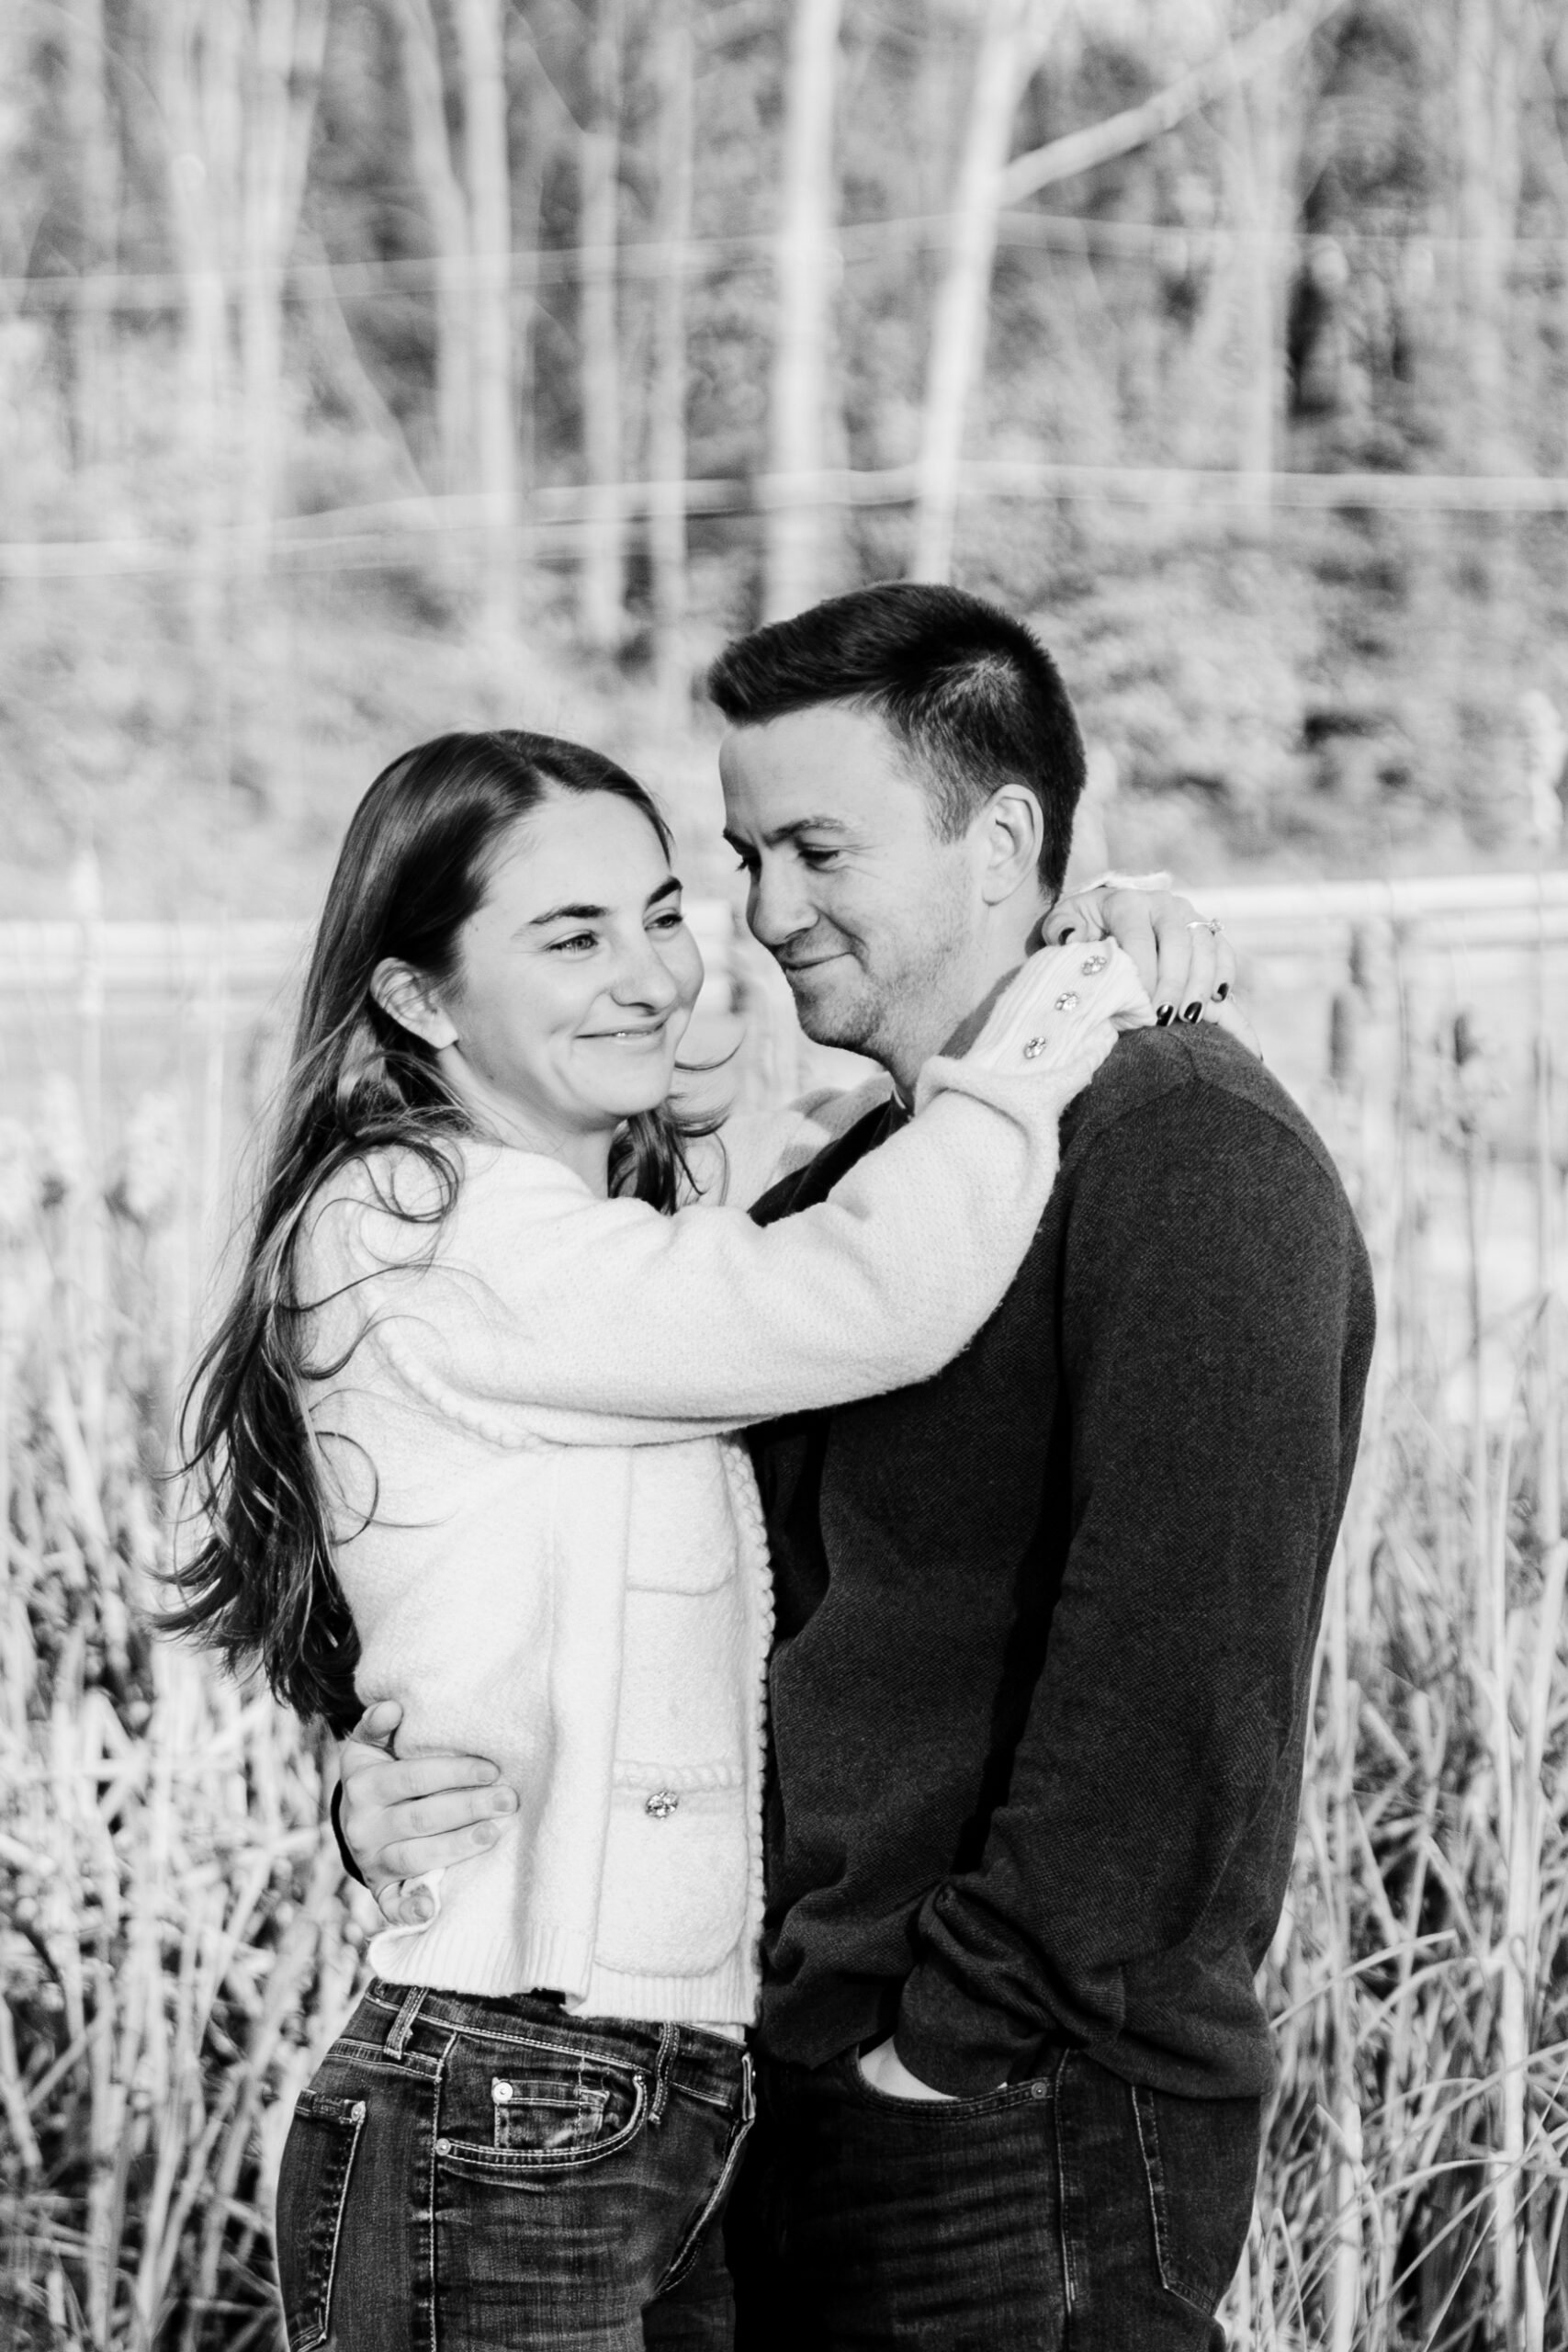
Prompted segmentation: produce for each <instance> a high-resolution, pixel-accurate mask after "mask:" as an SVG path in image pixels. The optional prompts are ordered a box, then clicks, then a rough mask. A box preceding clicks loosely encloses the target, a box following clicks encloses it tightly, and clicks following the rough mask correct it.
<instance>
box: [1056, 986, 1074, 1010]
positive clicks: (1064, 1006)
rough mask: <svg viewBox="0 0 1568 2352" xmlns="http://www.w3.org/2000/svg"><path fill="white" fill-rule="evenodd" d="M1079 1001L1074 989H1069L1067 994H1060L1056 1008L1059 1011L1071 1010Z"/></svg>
mask: <svg viewBox="0 0 1568 2352" xmlns="http://www.w3.org/2000/svg"><path fill="white" fill-rule="evenodd" d="M1075 1004H1077V997H1076V996H1075V995H1074V994H1073V991H1072V989H1068V990H1067V992H1066V995H1065V996H1059V997H1058V998H1057V999H1056V1010H1057V1012H1071V1011H1072V1009H1073V1007H1074V1005H1075Z"/></svg>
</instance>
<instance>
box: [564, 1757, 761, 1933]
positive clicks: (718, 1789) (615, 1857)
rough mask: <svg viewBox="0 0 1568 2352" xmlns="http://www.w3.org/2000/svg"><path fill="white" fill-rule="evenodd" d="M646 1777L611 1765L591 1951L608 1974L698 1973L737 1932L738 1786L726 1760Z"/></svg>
mask: <svg viewBox="0 0 1568 2352" xmlns="http://www.w3.org/2000/svg"><path fill="white" fill-rule="evenodd" d="M653 1780H654V1775H653V1774H652V1773H651V1771H650V1770H649V1768H648V1767H647V1766H641V1765H630V1766H626V1767H624V1768H623V1767H621V1766H619V1765H617V1766H616V1768H615V1788H614V1791H613V1792H612V1795H611V1799H610V1824H609V1831H608V1835H607V1837H606V1839H605V1845H604V1880H603V1892H602V1894H601V1896H600V1903H599V1930H598V1934H597V1935H596V1937H595V1938H594V1958H595V1959H596V1960H597V1961H598V1962H599V1963H600V1965H601V1966H603V1967H605V1968H610V1969H614V1970H615V1973H616V1974H617V1975H637V1976H704V1975H706V1974H707V1973H709V1971H710V1970H712V1969H715V1968H717V1967H718V1966H719V1965H720V1964H721V1962H724V1961H726V1960H728V1957H729V1955H730V1954H731V1952H733V1951H734V1950H735V1947H736V1945H737V1944H738V1943H739V1940H740V1938H741V1936H742V1935H743V1933H744V1932H745V1927H746V1897H747V1892H748V1888H749V1886H750V1840H749V1838H748V1836H747V1816H746V1792H745V1790H744V1787H743V1786H742V1782H741V1775H740V1774H739V1772H738V1771H736V1770H733V1769H732V1768H731V1767H729V1766H728V1765H715V1766H712V1767H709V1768H706V1769H705V1768H703V1767H700V1766H699V1767H695V1768H693V1767H691V1766H688V1767H686V1768H685V1769H684V1770H675V1771H671V1773H670V1774H669V1775H668V1776H667V1778H664V1779H660V1780H659V1781H658V1782H657V1785H650V1782H652V1781H653Z"/></svg>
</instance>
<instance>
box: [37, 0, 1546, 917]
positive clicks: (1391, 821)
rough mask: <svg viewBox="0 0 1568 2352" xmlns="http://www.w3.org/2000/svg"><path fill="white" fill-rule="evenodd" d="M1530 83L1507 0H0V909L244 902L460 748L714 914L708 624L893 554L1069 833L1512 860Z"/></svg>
mask: <svg viewBox="0 0 1568 2352" xmlns="http://www.w3.org/2000/svg"><path fill="white" fill-rule="evenodd" d="M1565 109H1568V9H1564V8H1563V7H1562V6H1560V5H1558V0H1292V4H1291V5H1285V6H1278V5H1276V6H1273V7H1269V6H1265V5H1264V4H1263V0H1140V4H1139V5H1136V6H1134V5H1131V0H1093V4H1092V5H1091V4H1090V0H901V4H900V5H894V0H797V5H795V6H787V5H785V0H510V5H507V0H7V5H6V7H5V9H4V10H3V11H0V172H3V174H4V181H5V185H6V190H7V199H8V200H7V202H6V205H5V207H4V209H0V761H3V764H4V775H5V779H6V781H5V787H4V789H5V804H6V820H7V827H6V853H7V854H6V860H5V863H4V865H3V866H0V914H4V913H10V914H20V913H29V914H30V913H38V912H46V913H47V912H63V911H66V910H68V907H69V903H70V902H69V896H68V890H67V884H66V878H65V877H66V875H67V871H68V868H69V866H70V864H71V862H72V859H73V856H78V855H79V854H80V853H81V851H82V849H83V847H84V846H85V845H86V844H91V845H92V846H93V848H94V849H95V850H96V854H97V856H98V859H99V863H100V865H101V867H102V870H103V873H104V876H105V887H106V899H105V909H106V911H107V913H108V914H110V915H132V914H135V915H161V916H167V915H170V914H174V913H176V912H182V911H183V912H190V911H194V910H207V909H211V908H212V907H213V906H214V905H221V907H222V908H224V909H226V910H232V911H234V912H273V911H288V912H294V911H296V910H301V911H302V910H303V909H304V908H305V907H306V906H308V905H309V903H310V900H311V899H313V897H314V895H315V894H316V892H317V890H318V889H319V888H320V885H321V880H322V879H323V878H324V871H325V867H326V864H327V862H328V860H329V858H330V855H331V852H332V849H333V844H334V843H335V842H336V840H337V838H338V837H339V835H340V833H341V829H342V824H343V820H344V816H345V814H346V811H347V809H348V808H349V806H350V805H352V801H353V799H354V798H355V797H356V795H357V793H358V792H359V791H360V790H361V789H362V788H363V786H364V785H365V783H366V782H367V781H368V779H369V776H370V775H372V774H373V773H374V772H375V771H376V769H377V768H378V767H379V766H380V765H381V764H382V763H383V762H384V761H385V759H387V758H388V757H389V756H390V755H391V754H392V753H393V752H396V751H398V750H399V749H400V748H402V747H403V746H404V745H406V744H407V743H408V742H409V741H413V740H417V739H418V738H420V737H421V736H423V735H426V734H429V733H432V732H434V731H436V730H437V729H441V728H443V727H446V726H451V725H457V724H472V723H484V722H486V721H499V720H509V721H512V722H514V723H523V724H525V725H532V726H536V727H541V728H545V729H558V730H560V731H564V732H569V733H575V734H581V735H584V736H587V737H589V738H591V739H592V740H594V741H599V742H602V743H604V745H605V746H606V748H609V749H611V750H612V751H615V752H618V753H619V754H620V755H621V756H622V757H624V758H626V759H628V760H629V761H631V762H632V763H634V764H636V765H637V766H638V767H640V768H641V769H642V770H643V771H644V772H645V773H646V774H647V775H649V779H650V781H652V782H653V783H654V784H655V785H656V786H659V787H660V788H661V789H662V790H663V791H664V792H665V794H666V795H667V797H669V798H670V800H671V803H672V805H673V807H674V809H675V812H676V814H677V817H678V819H680V820H681V821H682V830H683V831H684V832H685V833H686V835H687V839H686V842H685V844H684V848H685V854H686V857H687V859H688V862H689V863H688V872H689V874H690V876H691V878H693V879H694V880H696V881H698V882H699V883H701V884H704V885H705V886H707V887H713V885H714V883H715V882H716V878H717V875H718V873H719V872H721V871H722V868H721V867H719V868H712V867H710V865H709V863H708V861H710V860H711V859H712V857H713V856H714V854H715V853H714V849H713V845H712V840H711V834H712V830H713V828H712V818H713V814H714V810H715V807H716V801H715V797H714V783H713V775H712V759H711V751H710V744H711V740H712V732H713V730H712V727H711V723H710V722H709V721H708V719H707V718H706V716H705V713H704V711H703V709H702V707H701V701H700V694H698V693H697V692H696V691H695V689H696V685H697V682H698V681H699V680H700V675H701V670H702V667H703V664H704V662H705V660H706V658H707V657H708V656H709V655H710V654H711V652H712V651H713V650H714V649H715V648H716V645H717V643H718V642H719V641H720V640H721V639H722V638H723V637H724V636H725V635H726V634H727V633H728V632H729V631H730V630H732V629H733V628H737V627H741V626H744V625H746V624H748V623H750V622H751V621H753V620H755V619H756V618H757V617H758V616H759V615H761V614H771V613H773V612H778V611H782V610H785V609H789V608H792V607H794V606H795V605H799V604H800V603H802V602H805V601H807V600H808V599H809V597H810V596H812V595H814V594H821V593H827V592H829V591H831V590H833V589H836V588H839V587H843V586H848V585H851V584H852V583H854V582H857V581H860V580H863V579H868V578H875V577H886V576H889V575H897V574H900V573H904V572H907V571H916V572H919V573H921V574H923V575H925V576H937V577H941V576H948V575H951V576H953V577H956V578H957V579H958V580H960V581H961V582H963V583H964V584H965V585H969V586H973V587H975V588H976V589H979V590H982V591H985V592H988V593H992V594H996V595H998V596H999V597H1000V598H1001V599H1002V600H1003V601H1004V602H1006V603H1008V604H1009V605H1012V606H1014V607H1015V608H1017V609H1018V610H1020V611H1021V612H1024V613H1026V614H1028V615H1029V616H1032V618H1033V619H1034V620H1035V621H1036V622H1037V624H1038V625H1039V627H1040V628H1041V629H1042V631H1043V635H1044V636H1045V638H1046V639H1047V641H1048V642H1049V643H1050V644H1051V645H1052V646H1053V647H1054V648H1055V650H1057V651H1058V652H1059V654H1060V656H1061V658H1062V660H1063V662H1064V664H1065V667H1066V673H1067V675H1068V678H1069V682H1070V684H1071V685H1072V687H1073V689H1074V691H1075V693H1076V694H1077V696H1078V698H1079V701H1080V703H1081V706H1082V708H1083V712H1084V716H1085V719H1086V723H1087V725H1088V728H1089V733H1090V735H1091V737H1092V739H1093V741H1094V743H1095V746H1096V766H1095V775H1096V795H1095V804H1094V808H1093V809H1092V811H1091V813H1090V816H1089V820H1088V821H1087V823H1086V829H1085V831H1086V847H1087V848H1088V849H1089V850H1090V851H1091V852H1092V853H1093V854H1099V853H1100V851H1101V850H1105V851H1108V852H1109V854H1111V855H1112V856H1114V857H1116V858H1118V859H1119V860H1122V861H1124V862H1141V863H1161V862H1174V863H1176V864H1177V865H1179V867H1180V868H1181V869H1182V870H1183V871H1184V873H1186V874H1187V875H1188V876H1207V877H1209V878H1211V879H1213V878H1214V877H1216V876H1227V875H1234V876H1236V877H1237V878H1241V877H1244V876H1246V875H1247V874H1248V873H1251V872H1256V871H1258V870H1259V868H1260V867H1262V866H1264V865H1267V866H1268V867H1269V868H1271V869H1274V870H1282V871H1285V872H1292V871H1294V872H1303V873H1304V872H1312V873H1321V872H1331V873H1332V872H1350V871H1357V872H1363V873H1365V872H1373V873H1379V872H1383V871H1389V870H1392V871H1405V872H1413V871H1438V870H1455V869H1459V868H1462V867H1464V866H1466V865H1469V864H1472V863H1473V862H1481V863H1485V864H1491V865H1510V864H1511V865H1517V864H1520V863H1522V862H1525V860H1526V858H1527V856H1528V854H1529V850H1528V844H1529V842H1530V840H1531V838H1532V835H1531V821H1532V810H1531V801H1530V794H1529V776H1530V775H1531V774H1532V773H1534V772H1535V770H1538V769H1539V765H1540V763H1539V761H1537V762H1536V763H1535V768H1534V769H1532V765H1531V759H1530V751H1529V741H1528V740H1527V738H1528V729H1526V728H1525V727H1524V726H1523V725H1522V723H1521V718H1520V704H1521V696H1522V695H1524V694H1525V692H1526V691H1527V690H1528V689H1530V688H1535V689H1542V688H1544V690H1545V691H1546V692H1547V693H1548V694H1549V695H1552V696H1553V697H1554V698H1555V699H1558V700H1561V699H1562V697H1563V695H1568V633H1565V632H1564V630H1563V628H1562V620H1563V617H1564V611H1565V607H1568V518H1565V513H1564V510H1565V509H1568V358H1565V354H1564V339H1565V335H1568V150H1565V148H1564V123H1565V119H1568V117H1565ZM1537 788H1538V793H1539V788H1540V787H1539V785H1538V787H1537ZM1536 837H1538V838H1539V828H1538V831H1537V836H1536Z"/></svg>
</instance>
